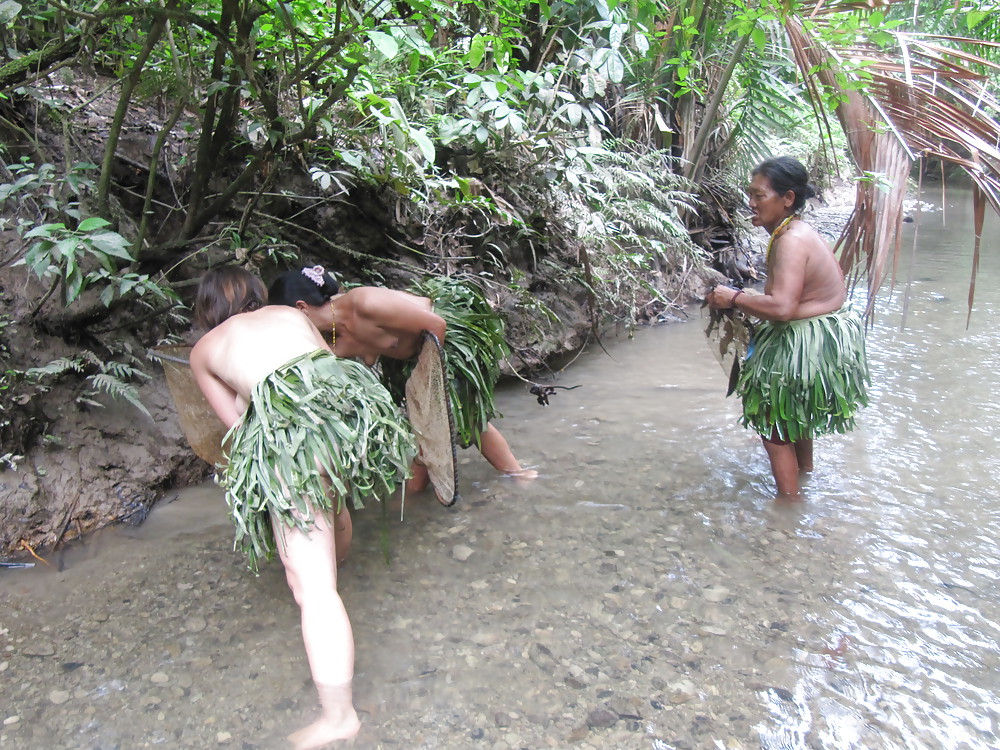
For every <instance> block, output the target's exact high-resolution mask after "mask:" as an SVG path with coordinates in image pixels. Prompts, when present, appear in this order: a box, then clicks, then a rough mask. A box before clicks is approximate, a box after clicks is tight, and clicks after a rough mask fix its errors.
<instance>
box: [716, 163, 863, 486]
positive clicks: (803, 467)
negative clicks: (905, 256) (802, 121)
mask: <svg viewBox="0 0 1000 750" xmlns="http://www.w3.org/2000/svg"><path fill="white" fill-rule="evenodd" d="M748 194H749V198H750V211H751V212H752V221H753V224H754V226H759V227H764V229H766V230H767V231H768V232H769V233H770V234H771V240H770V242H769V243H768V249H767V282H766V283H765V286H764V293H763V294H760V295H750V294H744V293H743V291H742V290H740V289H733V288H731V287H727V286H721V285H720V286H717V287H716V288H715V289H714V290H713V291H712V292H711V293H710V294H709V296H708V303H709V306H710V307H712V308H715V309H726V308H738V309H740V310H742V311H743V312H745V313H747V314H749V315H752V316H754V317H757V318H761V319H762V320H763V323H762V324H761V325H760V326H759V327H758V328H757V332H756V334H755V335H754V342H753V347H752V349H751V353H750V354H749V355H748V357H747V360H746V362H745V363H744V364H743V369H742V371H741V373H740V378H739V382H738V384H737V393H739V395H740V397H741V399H742V401H743V420H742V421H743V424H744V425H745V426H747V427H752V428H753V429H754V430H756V431H757V432H758V433H759V434H760V436H761V438H762V440H763V442H764V449H765V450H766V451H767V455H768V458H769V459H770V462H771V473H772V474H773V475H774V480H775V483H776V484H777V489H778V496H779V497H783V498H789V499H797V498H798V497H799V476H800V474H801V473H804V472H809V471H812V468H813V444H812V441H813V438H814V437H817V436H819V435H824V434H829V433H831V432H841V433H843V432H847V431H848V430H850V429H852V428H853V427H854V415H855V413H856V411H857V410H858V408H859V407H861V406H865V405H867V403H868V399H867V394H866V390H867V385H868V382H869V375H868V365H867V362H866V360H865V338H864V324H863V322H862V320H861V317H860V316H859V315H858V314H857V313H856V312H854V311H853V310H852V309H850V307H848V306H845V301H846V300H847V288H846V286H845V284H844V274H843V272H842V271H841V269H840V265H839V263H838V262H837V259H836V258H835V257H834V255H833V253H832V252H831V251H830V248H829V247H828V245H827V244H826V241H825V240H824V239H823V238H822V237H821V236H820V235H819V234H818V233H817V232H816V230H814V229H813V228H812V227H810V226H809V225H808V224H806V223H805V222H804V221H802V220H801V219H800V218H799V216H798V213H799V212H800V211H801V210H802V208H803V207H804V206H805V202H806V200H807V199H808V198H810V197H812V196H813V195H815V190H814V189H813V188H812V186H811V185H810V184H809V182H808V173H807V172H806V169H805V167H804V166H802V164H800V163H799V162H798V161H796V160H795V159H792V158H791V157H787V156H783V157H778V158H776V159H769V160H767V161H765V162H762V163H761V164H760V165H759V166H757V168H756V169H754V171H753V174H752V179H751V182H750V187H749V189H748Z"/></svg>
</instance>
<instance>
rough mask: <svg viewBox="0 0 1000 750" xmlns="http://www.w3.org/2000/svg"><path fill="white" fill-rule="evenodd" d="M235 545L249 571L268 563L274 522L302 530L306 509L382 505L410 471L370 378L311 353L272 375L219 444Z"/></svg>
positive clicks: (407, 435) (386, 404) (392, 412)
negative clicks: (224, 455) (371, 501)
mask: <svg viewBox="0 0 1000 750" xmlns="http://www.w3.org/2000/svg"><path fill="white" fill-rule="evenodd" d="M226 438H227V440H229V441H230V442H229V451H228V454H229V463H228V465H227V466H226V468H225V472H224V473H223V475H222V476H221V478H220V480H219V483H220V484H221V485H222V486H223V487H224V488H225V489H226V502H227V503H228V504H229V508H230V512H231V514H232V517H233V521H234V522H235V524H236V542H235V547H236V548H238V549H242V550H243V552H244V553H245V554H246V555H247V559H248V561H249V564H250V567H251V568H252V569H256V567H257V563H258V561H259V560H260V559H261V558H264V559H270V558H271V557H273V556H274V552H275V542H274V534H273V531H272V527H271V519H272V517H273V518H274V519H275V521H276V522H280V523H282V524H285V525H286V526H288V527H291V526H293V525H294V526H296V527H298V528H299V529H302V530H308V528H309V526H310V525H311V522H312V517H313V509H314V508H315V509H317V510H323V511H330V512H338V511H339V510H340V509H341V508H343V506H344V503H345V501H347V500H348V499H349V500H350V501H351V503H352V505H353V507H355V508H360V507H362V505H363V501H364V500H365V499H367V498H369V497H376V498H378V497H384V496H387V495H389V494H391V493H392V492H393V491H394V490H395V489H396V484H397V482H399V481H401V480H402V479H404V478H405V477H406V476H407V475H408V472H409V467H410V461H411V460H412V459H413V457H414V455H415V454H416V442H415V440H414V437H413V433H412V430H411V428H410V425H409V423H408V422H407V421H406V419H405V418H404V417H403V416H402V414H401V413H400V411H399V409H398V407H397V406H396V405H395V403H393V401H392V398H391V396H390V395H389V393H388V391H386V389H385V388H384V387H383V386H382V385H381V383H379V382H378V379H377V378H376V377H375V375H374V373H372V371H371V370H369V369H368V368H367V367H365V366H364V365H362V364H360V363H358V362H354V361H353V360H347V359H338V358H337V357H334V356H333V355H332V354H330V353H329V352H326V351H324V350H322V349H317V350H316V351H314V352H311V353H309V354H305V355H303V356H301V357H296V358H295V359H293V360H292V361H290V362H288V363H287V364H285V365H283V366H281V367H279V368H278V369H277V370H275V371H274V372H272V373H271V374H270V375H268V376H267V377H266V378H264V379H263V380H262V381H261V382H260V383H258V384H257V385H256V386H255V387H254V389H253V392H252V394H251V400H250V405H249V406H248V407H247V410H246V412H245V413H244V415H243V418H242V419H241V420H240V421H239V422H237V423H236V425H234V426H233V428H232V429H231V430H230V431H229V433H228V434H227V436H226Z"/></svg>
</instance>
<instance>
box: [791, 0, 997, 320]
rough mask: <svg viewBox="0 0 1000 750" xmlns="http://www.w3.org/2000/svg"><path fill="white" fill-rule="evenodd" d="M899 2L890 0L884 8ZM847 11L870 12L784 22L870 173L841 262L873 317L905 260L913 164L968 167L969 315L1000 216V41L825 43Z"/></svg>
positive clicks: (835, 10) (844, 6) (840, 7)
mask: <svg viewBox="0 0 1000 750" xmlns="http://www.w3.org/2000/svg"><path fill="white" fill-rule="evenodd" d="M893 4H897V3H895V2H894V0H884V1H883V3H882V4H881V5H882V8H883V9H884V8H887V7H888V6H890V5H893ZM908 7H909V4H908ZM846 10H857V11H870V6H869V5H868V4H866V3H857V2H849V1H843V2H832V3H826V4H819V3H817V5H816V6H815V8H814V9H813V13H812V16H811V18H810V21H809V23H808V24H807V23H805V22H803V20H802V19H801V18H799V17H796V16H793V15H790V16H788V17H786V19H785V29H786V32H787V34H788V38H789V42H790V44H791V47H792V50H793V53H794V56H795V60H796V62H797V64H798V65H799V68H800V70H801V71H802V72H803V75H804V78H805V80H806V84H807V88H808V89H809V91H810V94H811V95H812V98H813V101H814V102H820V101H822V98H823V97H822V95H823V94H827V95H830V94H833V95H838V96H839V104H838V105H837V107H836V112H837V116H838V118H839V119H840V122H841V125H842V127H843V129H844V131H845V134H846V136H847V141H848V145H849V148H850V150H851V153H852V156H853V158H854V160H855V163H856V166H857V168H858V170H859V172H860V173H861V174H862V176H863V177H864V179H862V180H860V181H859V183H858V189H857V198H856V202H855V209H854V214H853V215H852V217H851V219H850V221H849V222H848V225H847V226H846V227H845V229H844V232H843V234H842V235H841V237H840V239H839V240H838V242H837V250H838V252H839V254H840V260H841V265H842V266H843V268H844V270H845V272H846V273H847V274H848V275H849V277H850V278H851V279H852V280H854V281H857V280H858V279H859V278H860V277H861V276H862V275H864V276H865V277H866V279H867V283H868V291H869V295H868V309H867V314H868V315H869V316H870V315H871V313H872V309H873V306H874V300H875V295H876V292H877V291H878V289H879V287H880V286H881V285H882V283H883V282H884V281H885V279H886V278H887V276H888V275H889V274H890V273H892V272H893V271H894V268H895V260H896V258H897V257H898V252H899V243H900V227H901V221H902V202H903V198H904V196H905V193H906V182H907V178H908V176H909V172H910V167H911V166H912V163H913V162H914V161H915V160H916V159H919V158H926V157H932V158H936V159H940V160H941V161H942V162H947V163H950V164H953V165H955V166H957V167H959V168H960V169H962V170H963V171H965V172H966V173H967V174H968V175H969V177H970V178H971V180H972V181H973V184H974V186H975V189H974V191H973V201H974V203H975V216H976V227H975V231H976V247H975V250H974V260H973V271H972V273H973V277H972V283H971V284H970V310H971V299H972V293H973V292H974V289H975V272H976V266H977V265H978V254H979V239H980V235H981V233H982V217H983V214H984V211H983V208H984V206H985V203H986V202H988V203H989V204H990V205H991V206H992V207H993V208H994V210H996V211H997V212H998V213H1000V101H998V99H997V97H996V94H995V91H994V89H993V84H992V81H991V77H990V76H991V75H993V76H996V75H997V73H998V72H1000V64H997V63H996V62H994V61H993V60H991V59H990V58H991V57H992V56H995V55H996V54H997V52H998V51H1000V45H998V44H997V43H995V42H992V41H982V40H976V39H970V38H967V37H959V36H945V35H939V34H938V35H935V34H914V33H903V32H898V31H897V32H893V34H892V37H893V38H894V40H895V44H894V45H893V46H887V47H879V46H876V45H875V44H874V43H864V42H861V43H859V42H858V41H857V40H856V39H855V40H852V44H851V46H842V47H839V48H835V47H834V46H833V45H832V44H830V43H828V42H826V41H825V39H829V38H832V34H827V35H824V34H821V33H819V32H820V30H821V29H822V24H823V23H824V22H825V21H829V22H831V23H832V22H833V21H834V20H835V19H836V18H837V16H836V15H835V14H842V13H843V12H844V11H846ZM841 17H842V16H841ZM977 47H978V50H977V51H973V49H974V48H977ZM980 52H982V54H980ZM817 107H818V105H817ZM890 260H891V261H892V262H890Z"/></svg>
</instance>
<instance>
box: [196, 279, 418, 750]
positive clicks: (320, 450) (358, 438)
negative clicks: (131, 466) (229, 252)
mask: <svg viewBox="0 0 1000 750" xmlns="http://www.w3.org/2000/svg"><path fill="white" fill-rule="evenodd" d="M266 302H267V292H266V290H265V288H264V285H263V283H262V282H261V281H260V280H259V279H257V278H256V277H255V276H253V275H252V274H250V273H249V272H247V271H245V270H243V269H241V268H237V267H235V266H226V267H221V268H217V269H214V270H211V271H209V272H208V273H207V274H206V275H205V277H204V278H203V279H202V282H201V285H200V286H199V289H198V297H197V302H196V305H195V317H196V321H197V322H198V323H199V324H200V325H202V326H203V327H205V328H207V329H209V330H208V332H207V333H206V334H205V335H204V336H202V338H201V339H200V340H199V341H198V343H197V344H195V346H194V348H193V349H192V350H191V358H190V361H191V370H192V372H193V374H194V377H195V380H196V381H197V383H198V386H199V388H201V390H202V392H203V393H204V394H205V397H206V399H208V402H209V404H210V405H211V406H212V409H214V410H215V413H216V414H218V416H219V418H220V419H221V420H222V421H223V423H225V425H226V426H227V427H228V428H229V432H228V434H227V438H226V439H227V443H228V451H227V456H228V464H227V466H226V467H225V470H224V472H223V474H222V476H221V479H220V483H221V484H222V485H223V487H225V489H226V502H227V503H228V504H229V507H230V512H231V514H232V516H233V517H234V520H235V521H236V527H237V533H236V545H237V546H238V547H240V548H242V549H243V551H244V552H245V553H246V554H247V556H248V559H249V562H250V565H251V567H252V568H256V566H257V563H258V561H259V559H260V558H262V557H264V558H270V557H272V556H273V554H274V552H275V551H277V554H278V555H279V557H280V558H281V561H282V563H284V566H285V576H286V578H287V580H288V586H289V588H290V589H291V590H292V593H293V595H294V597H295V601H296V602H297V603H298V605H299V608H300V610H301V624H302V640H303V642H304V644H305V650H306V656H307V657H308V661H309V669H310V672H311V673H312V678H313V681H314V682H315V684H316V689H317V691H318V692H319V700H320V704H321V707H322V715H321V718H320V719H319V720H318V721H317V722H315V723H314V724H312V725H310V726H308V727H306V728H305V729H302V730H300V731H298V732H296V733H295V734H293V735H291V736H290V737H289V740H290V741H291V742H292V744H293V745H294V746H295V748H297V750H305V749H306V748H318V747H321V746H323V745H326V744H328V743H330V742H333V741H335V740H341V739H346V738H349V737H353V736H354V735H356V734H357V733H358V730H359V729H360V721H359V719H358V716H357V713H356V712H355V710H354V706H353V693H352V680H353V676H354V636H353V633H352V631H351V623H350V620H349V619H348V617H347V611H346V610H345V609H344V604H343V601H342V600H341V598H340V595H339V594H338V592H337V565H336V563H337V561H338V560H342V559H343V557H344V556H346V554H347V548H348V546H349V544H350V537H351V525H350V515H349V513H348V512H347V510H346V509H345V506H344V504H345V501H346V500H347V499H350V500H351V501H352V503H353V504H354V505H355V507H358V506H359V505H360V503H361V501H362V499H364V498H365V497H367V496H369V495H372V494H374V493H375V492H385V493H386V494H388V493H391V492H392V491H393V490H394V489H395V486H396V482H397V481H398V480H399V479H402V478H403V477H405V476H406V474H407V470H408V467H409V464H410V462H411V461H412V459H413V456H414V455H415V453H416V447H415V443H414V438H413V435H412V433H411V432H410V428H409V425H408V423H407V422H406V420H405V419H404V418H403V417H402V415H401V414H400V413H399V410H398V408H397V407H396V405H395V404H394V403H393V402H392V399H391V397H390V395H389V393H388V392H387V391H386V389H385V388H384V387H383V386H382V385H381V383H379V382H378V380H377V379H376V378H375V376H374V375H373V374H372V372H371V371H370V370H369V369H368V368H366V367H364V366H362V365H361V364H359V363H357V362H353V361H351V360H345V359H339V358H337V357H335V356H334V355H333V354H332V353H331V352H330V349H329V347H328V346H327V345H326V343H325V342H324V340H323V337H322V336H321V335H320V333H319V331H317V330H316V327H315V326H314V325H313V324H312V323H311V322H310V321H309V319H308V318H307V317H305V316H304V315H302V314H301V313H300V312H298V311H297V310H294V309H291V308H287V307H268V306H266ZM376 422H377V423H379V424H380V425H381V426H380V431H379V435H378V436H373V435H371V434H368V433H367V431H366V429H365V425H370V424H372V423H376ZM347 436H350V437H347Z"/></svg>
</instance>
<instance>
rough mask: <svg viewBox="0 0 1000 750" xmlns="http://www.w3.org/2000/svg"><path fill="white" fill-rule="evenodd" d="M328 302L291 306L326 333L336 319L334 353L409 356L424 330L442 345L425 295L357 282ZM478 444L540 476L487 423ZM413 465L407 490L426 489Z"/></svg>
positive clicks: (498, 462)
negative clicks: (526, 467) (351, 287)
mask: <svg viewBox="0 0 1000 750" xmlns="http://www.w3.org/2000/svg"><path fill="white" fill-rule="evenodd" d="M331 302H332V304H331ZM331 302H328V303H324V304H322V305H319V306H316V305H310V304H308V303H306V302H304V301H303V300H299V301H297V302H296V303H295V306H296V308H298V309H299V310H301V311H302V312H303V313H305V315H306V316H307V317H308V318H309V320H311V321H312V322H313V324H314V325H315V326H316V327H317V328H318V329H319V330H320V331H322V332H324V333H325V334H327V335H329V333H330V331H332V330H333V326H334V322H336V327H337V341H336V344H335V345H334V349H333V351H334V353H335V354H336V355H337V356H338V357H358V358H360V359H361V360H362V361H363V362H364V363H365V364H367V365H368V366H369V367H371V366H374V364H375V362H376V361H377V360H378V358H379V357H390V358H392V359H410V358H412V357H415V356H416V355H417V354H418V353H419V351H420V345H421V333H422V332H423V331H425V330H426V331H430V332H431V333H433V334H434V335H435V336H437V338H438V341H440V342H442V343H444V339H445V335H446V333H447V330H446V329H447V324H446V323H445V321H444V318H442V317H441V316H440V315H438V314H437V313H435V312H434V311H433V303H432V301H431V300H430V299H429V298H427V297H418V296H416V295H414V294H410V293H408V292H400V291H396V290H394V289H384V288H382V287H375V286H361V287H355V288H353V289H351V290H349V291H347V292H344V293H343V294H337V295H335V296H334V297H333V298H332V299H331ZM480 445H481V451H482V454H483V457H484V458H485V459H486V460H487V461H489V462H490V465H491V466H493V467H494V468H495V469H497V470H498V471H502V472H503V473H505V474H508V475H510V476H514V477H517V478H519V479H533V478H534V477H536V476H537V475H538V472H536V471H534V470H533V469H523V468H521V464H520V463H518V460H517V458H515V457H514V453H513V452H512V451H511V449H510V445H509V444H508V443H507V440H506V439H505V438H504V436H503V435H502V434H501V433H500V430H498V429H497V428H496V427H495V426H494V425H493V424H489V425H487V427H486V429H485V430H484V431H483V433H482V435H480ZM413 469H414V471H413V474H414V476H413V479H411V480H410V481H409V482H408V483H407V489H408V490H410V491H419V490H422V489H424V488H426V487H427V485H428V476H427V470H426V469H425V468H424V467H423V466H421V465H419V464H417V465H415V466H414V467H413Z"/></svg>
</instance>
